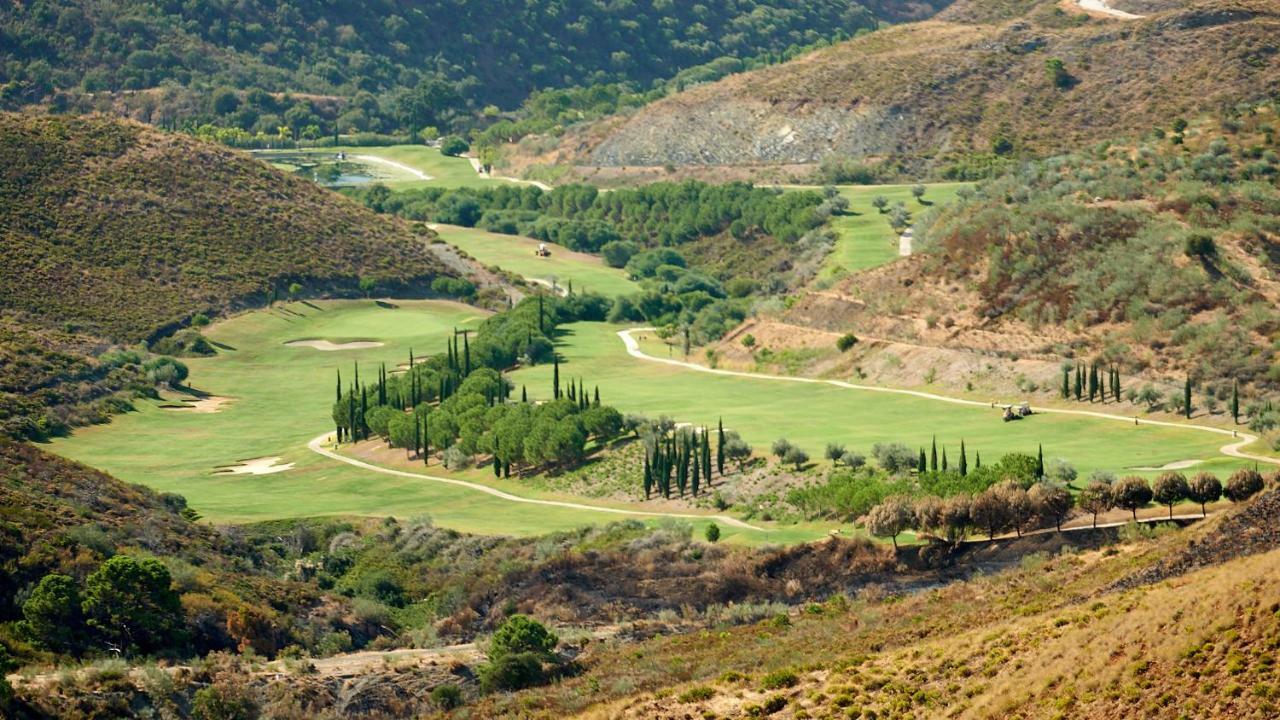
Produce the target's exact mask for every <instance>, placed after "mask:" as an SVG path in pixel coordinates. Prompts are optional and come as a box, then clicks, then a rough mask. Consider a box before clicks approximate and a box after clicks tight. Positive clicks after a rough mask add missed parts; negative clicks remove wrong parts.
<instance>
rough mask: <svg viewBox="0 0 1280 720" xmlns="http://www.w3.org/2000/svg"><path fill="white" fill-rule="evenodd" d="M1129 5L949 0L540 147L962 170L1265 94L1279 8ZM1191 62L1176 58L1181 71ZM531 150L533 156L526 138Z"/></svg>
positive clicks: (606, 161)
mask: <svg viewBox="0 0 1280 720" xmlns="http://www.w3.org/2000/svg"><path fill="white" fill-rule="evenodd" d="M1177 5H1178V6H1177V7H1173V8H1165V9H1162V11H1159V12H1154V13H1153V14H1152V15H1150V16H1148V17H1145V18H1142V19H1138V20H1118V19H1116V18H1106V17H1093V16H1090V15H1087V14H1085V13H1084V12H1083V11H1080V12H1075V13H1073V12H1071V11H1070V10H1067V9H1064V7H1063V6H1062V5H1061V4H1060V3H1057V2H995V3H992V2H979V1H975V2H968V1H963V2H957V3H955V4H953V5H952V6H950V7H949V8H947V9H946V10H945V11H943V12H942V13H939V15H938V16H936V17H935V18H932V19H930V20H926V21H923V22H919V23H909V24H904V25H899V26H896V27H892V28H888V29H886V30H884V31H881V32H876V33H872V34H870V35H865V36H861V37H857V38H854V39H852V40H849V41H847V42H844V43H841V44H839V45H836V46H833V47H830V48H826V49H822V50H818V51H816V52H813V53H809V54H806V55H803V56H801V57H798V58H796V59H794V60H792V61H790V62H787V63H784V64H781V65H775V66H771V67H767V68H761V69H758V70H754V71H751V72H747V73H743V74H740V75H734V76H731V77H728V78H725V79H723V80H721V81H719V82H716V83H712V84H707V85H701V86H698V87H694V88H691V89H689V90H686V91H685V92H682V93H678V94H675V95H673V96H671V97H668V98H666V99H664V100H662V101H659V102H656V103H653V104H651V105H648V106H646V107H645V108H643V109H642V110H640V111H638V112H636V113H634V114H631V115H629V116H627V117H621V118H613V119H609V120H606V121H602V122H601V123H599V124H598V125H597V126H596V127H592V128H589V129H588V128H584V129H582V131H581V132H576V133H570V134H569V136H567V137H566V139H565V141H564V142H563V143H561V145H560V148H559V151H558V153H557V152H552V153H545V149H544V148H537V151H538V152H539V154H542V158H541V160H540V161H541V162H548V161H558V162H560V163H570V164H575V165H581V166H585V167H596V166H604V167H610V168H614V167H622V166H627V167H631V168H633V169H634V168H635V167H637V166H659V167H660V166H663V165H667V164H670V165H675V166H722V165H751V166H754V165H761V164H765V165H788V164H796V163H817V162H819V161H821V160H823V159H824V158H826V157H828V156H837V157H847V158H851V159H852V161H854V162H852V163H851V164H852V165H854V167H850V168H846V169H845V170H844V171H842V172H835V173H832V174H831V176H830V180H831V181H835V180H842V181H845V182H849V181H852V182H859V183H865V182H873V181H875V179H876V178H878V177H895V176H899V175H908V176H915V177H919V176H921V175H923V174H924V173H925V172H930V173H932V174H934V175H936V176H939V177H948V178H953V179H966V178H972V177H980V176H983V175H985V174H987V173H990V172H991V171H992V170H993V169H995V170H999V168H1000V167H1001V166H1002V165H1004V164H1006V163H1007V162H1008V159H1009V158H1016V157H1020V156H1044V155H1047V154H1052V153H1056V152H1064V151H1069V150H1072V149H1075V148H1078V147H1080V146H1081V145H1082V144H1087V143H1090V142H1096V141H1100V140H1109V139H1113V138H1117V137H1123V136H1129V135H1136V134H1140V133H1143V132H1146V131H1147V130H1148V129H1150V128H1151V127H1152V126H1156V125H1167V123H1168V122H1170V121H1171V120H1172V119H1173V118H1175V117H1179V116H1185V115H1195V114H1198V113H1199V112H1204V111H1210V110H1213V109H1216V108H1218V107H1220V106H1222V105H1232V104H1235V103H1237V102H1241V101H1257V100H1261V99H1264V98H1266V97H1267V96H1268V95H1269V94H1270V93H1272V92H1274V90H1275V88H1276V83H1277V81H1278V76H1277V72H1278V71H1277V69H1276V68H1277V64H1276V63H1275V62H1274V61H1273V60H1274V55H1275V54H1276V52H1277V48H1278V46H1277V43H1276V38H1277V37H1278V36H1280V15H1277V13H1276V9H1275V6H1274V5H1273V4H1271V3H1266V2H1257V1H1255V0H1196V1H1195V2H1186V3H1178V4H1177ZM1192 69H1194V70H1192ZM544 153H545V154H544Z"/></svg>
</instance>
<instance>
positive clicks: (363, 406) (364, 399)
mask: <svg viewBox="0 0 1280 720" xmlns="http://www.w3.org/2000/svg"><path fill="white" fill-rule="evenodd" d="M368 411H369V398H368V396H367V394H366V393H365V389H364V388H363V387H362V388H360V439H361V440H368V439H369V425H368V424H367V423H366V422H365V421H364V419H365V417H367V416H368Z"/></svg>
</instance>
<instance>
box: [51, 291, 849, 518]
mask: <svg viewBox="0 0 1280 720" xmlns="http://www.w3.org/2000/svg"><path fill="white" fill-rule="evenodd" d="M384 305H386V304H383V305H380V304H378V303H376V302H375V301H372V300H368V301H332V302H316V303H314V304H312V303H289V304H288V305H280V306H277V307H276V308H274V309H272V310H270V311H257V312H252V313H247V314H244V315H240V316H238V317H235V318H231V319H229V320H227V321H224V322H221V323H218V324H217V325H214V326H212V327H210V328H209V329H208V330H207V331H206V335H207V336H208V337H209V338H210V340H212V341H214V342H216V343H219V344H220V345H222V346H223V349H222V350H220V351H219V354H218V355H217V356H215V357H210V358H189V359H187V360H186V361H185V362H186V363H187V364H188V365H189V367H190V368H191V377H190V378H189V382H190V384H191V385H192V386H193V387H196V388H198V389H199V390H201V391H203V392H208V393H210V394H212V395H216V396H225V397H229V398H232V401H231V402H230V403H229V404H227V405H225V406H223V407H222V409H221V410H220V411H218V412H215V413H196V412H190V411H174V410H166V409H162V408H161V407H160V405H162V404H166V403H158V402H153V401H145V400H144V401H138V402H137V406H138V408H139V410H138V412H134V413H128V414H126V415H120V416H116V417H115V418H114V419H113V420H112V422H111V423H109V424H107V425H100V426H96V427H89V428H83V429H80V430H78V431H77V432H76V433H75V434H74V435H73V436H71V437H68V438H61V439H58V440H57V441H55V442H54V443H53V444H52V446H51V449H52V450H53V451H54V452H57V453H59V454H61V455H64V456H66V457H69V458H72V459H74V460H79V461H81V462H84V463H86V464H88V465H92V466H94V467H97V468H101V469H103V470H105V471H107V472H109V473H111V474H113V475H115V476H116V477H119V478H121V479H123V480H126V481H129V482H136V483H141V484H145V485H148V486H151V487H154V488H156V489H158V490H161V491H166V492H176V493H179V494H182V495H183V496H185V497H186V498H187V500H188V502H189V504H190V505H191V506H192V507H193V508H195V509H196V510H198V511H199V512H200V513H202V514H203V515H204V516H205V517H206V518H208V519H209V520H211V521H215V522H253V521H260V520H272V519H278V518H290V517H308V516H316V515H370V516H387V515H396V516H399V517H402V518H403V517H411V516H415V515H422V514H429V515H431V517H432V518H433V520H434V521H435V522H436V524H438V525H440V526H443V527H449V528H454V529H458V530H462V531H466V532H473V533H484V534H500V535H539V534H545V533H548V532H553V531H557V530H569V529H572V528H576V527H581V526H582V525H587V524H593V523H607V522H615V521H618V520H622V519H625V518H626V517H627V516H624V515H618V514H615V513H605V512H594V511H589V510H575V509H570V508H558V507H548V506H539V505H526V504H518V503H513V502H510V501H507V500H503V499H501V498H496V497H493V496H490V495H486V494H484V493H481V492H477V491H475V490H469V489H467V488H462V487H456V486H451V485H446V484H441V483H436V482H432V481H430V480H426V479H423V480H415V479H412V478H405V477H398V476H394V475H386V474H382V473H376V472H371V471H367V470H363V469H360V468H356V467H352V466H350V465H345V464H342V463H339V462H336V461H334V460H331V459H328V458H325V457H322V456H320V455H317V454H316V453H314V452H312V451H310V450H308V449H307V447H306V445H307V442H308V441H309V440H311V439H312V438H314V437H316V436H317V435H319V434H321V433H323V432H326V431H329V430H331V429H332V422H331V420H330V419H329V412H330V406H331V404H332V402H333V396H334V383H335V378H334V370H335V368H338V367H341V369H342V374H343V382H344V384H345V383H347V382H349V381H350V380H351V375H350V373H351V366H352V363H353V362H354V361H356V360H359V362H360V364H361V380H362V381H363V382H371V381H373V380H374V378H375V377H376V375H377V366H378V364H379V363H381V362H386V363H387V366H388V368H393V367H395V366H396V365H397V364H399V363H402V362H404V361H405V360H406V359H407V358H408V354H409V349H410V348H413V350H414V352H415V353H417V354H419V355H427V354H431V353H434V352H437V351H439V350H441V349H442V348H443V347H444V343H445V338H446V337H448V336H449V335H450V333H452V331H453V329H454V328H475V327H476V325H478V324H479V322H480V321H481V320H482V319H483V317H484V313H483V312H482V311H480V310H477V309H476V308H473V307H470V306H466V305H460V304H456V303H448V302H437V301H394V302H392V303H390V305H394V306H395V307H386V306H384ZM303 339H326V340H330V341H332V342H334V343H346V342H352V341H370V340H372V341H378V342H382V343H384V344H383V345H382V346H381V347H376V348H368V349H363V350H339V351H320V350H315V349H312V348H309V347H289V346H286V345H284V343H286V342H290V341H293V340H303ZM365 373H367V375H366V374H365ZM260 457H279V458H280V461H279V462H280V463H281V464H287V463H294V467H293V468H291V469H289V470H286V471H284V472H278V473H271V474H264V475H215V474H214V470H215V468H217V467H219V466H226V465H231V464H234V463H237V462H239V461H242V460H247V459H253V458H260ZM430 471H431V472H432V473H437V474H439V473H441V468H440V466H439V465H438V464H433V465H432V466H431V468H430ZM467 477H468V479H479V480H483V479H484V474H483V473H471V474H469V475H467ZM490 484H495V483H490ZM500 487H501V488H502V489H504V490H506V491H508V492H513V493H516V494H522V495H529V496H533V495H539V493H536V492H532V491H522V490H524V489H523V488H521V486H520V485H519V483H517V482H513V481H509V482H507V483H501V484H500ZM642 519H643V518H642ZM646 522H651V523H652V522H658V520H656V519H652V518H650V519H646ZM697 524H698V525H699V527H700V526H702V525H705V523H701V522H699V523H697ZM723 531H724V536H725V538H726V539H730V538H736V539H738V540H744V541H747V542H791V541H800V540H810V539H813V538H815V537H819V536H820V535H821V534H822V533H823V532H824V530H822V529H819V528H817V527H815V526H800V527H784V528H780V529H778V530H771V531H770V532H767V533H754V532H749V531H743V530H740V529H737V528H729V527H725V528H723Z"/></svg>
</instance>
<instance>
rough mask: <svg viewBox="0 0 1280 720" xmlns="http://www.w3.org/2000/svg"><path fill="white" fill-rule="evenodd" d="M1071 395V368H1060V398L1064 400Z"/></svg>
mask: <svg viewBox="0 0 1280 720" xmlns="http://www.w3.org/2000/svg"><path fill="white" fill-rule="evenodd" d="M1070 396H1071V368H1068V367H1064V368H1062V399H1063V400H1066V399H1067V398H1068V397H1070Z"/></svg>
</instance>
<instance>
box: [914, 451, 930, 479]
mask: <svg viewBox="0 0 1280 720" xmlns="http://www.w3.org/2000/svg"><path fill="white" fill-rule="evenodd" d="M928 470H929V465H928V463H927V462H926V460H925V459H924V448H920V462H918V463H916V472H921V473H922V472H926V471H928Z"/></svg>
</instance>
